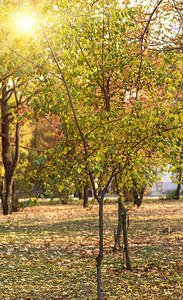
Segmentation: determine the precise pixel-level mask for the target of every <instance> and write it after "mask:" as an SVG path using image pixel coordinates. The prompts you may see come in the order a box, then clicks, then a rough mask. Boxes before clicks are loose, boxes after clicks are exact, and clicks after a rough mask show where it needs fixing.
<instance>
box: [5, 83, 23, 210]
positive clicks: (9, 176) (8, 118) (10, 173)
mask: <svg viewBox="0 0 183 300" xmlns="http://www.w3.org/2000/svg"><path fill="white" fill-rule="evenodd" d="M8 99H9V91H8V90H7V87H6V84H4V83H3V84H2V98H1V138H2V158H3V165H4V170H5V175H4V176H5V179H4V183H3V187H2V188H1V199H2V208H3V214H4V215H8V214H11V213H12V211H13V205H12V203H13V184H14V175H15V172H16V168H17V164H18V162H19V156H20V147H19V146H20V145H19V143H20V124H19V123H18V122H17V123H16V129H15V154H14V158H12V151H11V144H10V128H9V124H10V122H12V121H13V119H14V118H13V117H12V115H11V114H10V113H9V106H8Z"/></svg>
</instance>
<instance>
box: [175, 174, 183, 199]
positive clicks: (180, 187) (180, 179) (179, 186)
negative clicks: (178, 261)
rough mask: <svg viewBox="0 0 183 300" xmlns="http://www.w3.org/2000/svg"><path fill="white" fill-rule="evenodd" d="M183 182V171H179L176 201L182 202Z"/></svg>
mask: <svg viewBox="0 0 183 300" xmlns="http://www.w3.org/2000/svg"><path fill="white" fill-rule="evenodd" d="M181 181H182V170H180V171H179V183H178V185H177V189H176V192H175V199H176V200H181V194H182V185H181Z"/></svg>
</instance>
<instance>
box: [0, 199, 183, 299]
mask: <svg viewBox="0 0 183 300" xmlns="http://www.w3.org/2000/svg"><path fill="white" fill-rule="evenodd" d="M128 213H129V215H130V224H129V225H130V226H129V231H128V234H129V245H130V253H131V260H132V265H133V268H134V270H133V272H129V271H127V270H126V269H125V264H124V253H123V251H121V252H115V253H114V252H113V251H112V247H113V243H114V241H113V239H114V230H115V229H116V220H117V204H115V203H112V204H106V205H105V206H104V219H105V222H104V223H105V224H104V225H105V226H104V231H105V233H104V236H105V238H104V247H105V248H104V252H105V257H104V261H103V267H102V280H103V290H104V296H105V299H182V290H183V277H182V274H183V203H182V202H178V201H171V202H170V201H168V202H167V201H159V200H154V201H152V200H151V201H147V202H145V204H144V205H142V207H140V208H139V209H136V208H134V207H130V209H129V212H128ZM0 229H1V230H0V235H1V236H0V271H1V272H0V298H1V299H7V300H8V299H17V300H18V299H36V300H39V299H83V300H84V299H91V300H92V299H97V293H96V260H95V259H96V256H97V253H98V244H99V241H98V206H97V205H93V206H92V207H89V208H83V207H82V206H81V205H79V204H78V205H45V206H43V205H39V206H35V207H27V208H26V209H24V210H23V211H21V212H18V213H13V214H12V215H10V216H2V215H1V216H0Z"/></svg>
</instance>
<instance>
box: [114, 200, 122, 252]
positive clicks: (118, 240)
mask: <svg viewBox="0 0 183 300" xmlns="http://www.w3.org/2000/svg"><path fill="white" fill-rule="evenodd" d="M120 201H121V199H120V198H119V197H118V228H117V233H116V235H115V236H114V239H115V240H114V247H113V251H116V250H117V245H118V246H119V249H120V240H121V231H122V213H121V208H120V203H119V202H120Z"/></svg>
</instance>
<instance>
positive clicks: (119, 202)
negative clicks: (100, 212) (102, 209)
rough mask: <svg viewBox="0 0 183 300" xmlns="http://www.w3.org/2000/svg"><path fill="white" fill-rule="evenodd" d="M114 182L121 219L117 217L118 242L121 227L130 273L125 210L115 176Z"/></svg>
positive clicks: (127, 266)
mask: <svg viewBox="0 0 183 300" xmlns="http://www.w3.org/2000/svg"><path fill="white" fill-rule="evenodd" d="M115 181H116V187H117V194H118V214H120V215H121V217H119V216H118V232H119V236H118V239H119V240H118V242H119V241H120V234H121V228H120V227H121V226H122V228H123V243H124V252H125V257H126V268H127V270H130V271H132V265H131V261H130V253H129V246H128V229H127V215H126V209H125V207H124V204H123V202H122V201H121V196H120V190H119V186H118V182H117V176H115ZM119 221H120V222H119ZM115 244H116V242H115ZM114 247H115V246H114Z"/></svg>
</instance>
